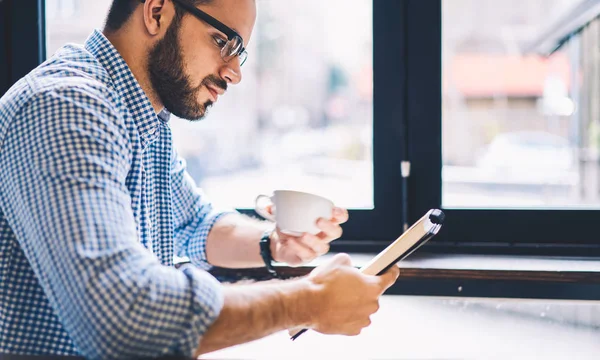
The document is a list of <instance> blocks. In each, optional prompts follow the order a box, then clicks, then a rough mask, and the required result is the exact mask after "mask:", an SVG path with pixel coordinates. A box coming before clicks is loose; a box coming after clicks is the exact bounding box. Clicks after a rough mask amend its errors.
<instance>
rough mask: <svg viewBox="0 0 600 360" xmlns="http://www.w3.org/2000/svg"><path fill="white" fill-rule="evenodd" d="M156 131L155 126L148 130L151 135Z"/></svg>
mask: <svg viewBox="0 0 600 360" xmlns="http://www.w3.org/2000/svg"><path fill="white" fill-rule="evenodd" d="M155 132H156V129H154V128H152V129H150V130H148V134H150V135H154V133H155Z"/></svg>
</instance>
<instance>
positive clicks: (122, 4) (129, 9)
mask: <svg viewBox="0 0 600 360" xmlns="http://www.w3.org/2000/svg"><path fill="white" fill-rule="evenodd" d="M186 1H188V2H190V3H192V4H194V5H200V4H208V3H210V2H212V1H213V0H186ZM142 3H143V2H142V1H140V0H113V2H112V5H111V6H110V10H109V11H108V16H107V17H106V23H105V25H104V26H105V28H106V30H108V31H117V30H119V29H120V28H121V27H123V25H125V23H126V22H127V20H129V18H130V17H131V14H133V12H134V11H135V9H137V7H138V6H139V5H140V4H142ZM175 9H176V10H175V11H176V12H177V16H178V17H181V16H183V12H182V11H181V9H180V8H179V7H178V6H175Z"/></svg>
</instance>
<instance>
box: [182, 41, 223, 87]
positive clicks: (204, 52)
mask: <svg viewBox="0 0 600 360" xmlns="http://www.w3.org/2000/svg"><path fill="white" fill-rule="evenodd" d="M183 39H185V40H183ZM183 39H182V40H183V41H182V42H181V55H182V58H183V64H184V71H185V73H186V74H187V76H189V78H190V80H192V81H193V82H194V83H195V84H198V83H199V82H200V81H202V80H203V79H204V78H205V77H206V76H208V75H211V74H217V72H218V66H219V60H220V59H221V55H220V53H219V52H218V49H217V48H216V47H215V46H213V45H212V44H210V43H207V42H206V41H205V40H204V39H202V38H200V39H199V38H198V35H197V34H196V37H195V38H193V37H187V38H183ZM203 40H204V41H203Z"/></svg>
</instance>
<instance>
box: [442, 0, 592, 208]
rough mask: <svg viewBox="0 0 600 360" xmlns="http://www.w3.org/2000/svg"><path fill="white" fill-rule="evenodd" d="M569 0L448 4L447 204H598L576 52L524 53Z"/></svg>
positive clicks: (444, 150)
mask: <svg viewBox="0 0 600 360" xmlns="http://www.w3.org/2000/svg"><path fill="white" fill-rule="evenodd" d="M573 3H574V2H573V1H572V0H552V1H547V0H545V1H543V0H527V1H525V2H523V1H504V2H501V3H499V2H496V1H491V0H484V1H470V0H462V1H461V0H459V1H458V2H457V1H455V0H451V1H449V0H445V1H443V3H442V4H443V9H442V11H443V26H442V44H443V45H442V46H443V52H442V67H443V82H442V94H443V95H442V104H443V107H442V111H443V113H442V132H443V135H442V144H443V145H442V153H443V164H444V167H443V170H442V180H443V183H442V184H443V190H442V204H443V205H444V206H446V207H451V208H530V209H531V208H536V209H539V208H563V207H569V208H598V207H600V201H599V200H598V196H597V195H598V194H599V188H598V185H599V184H600V181H599V180H600V178H598V170H599V167H598V160H597V159H595V157H596V156H595V155H594V154H596V153H597V146H598V143H597V141H591V140H593V139H592V138H593V137H594V136H595V135H594V133H595V132H597V130H595V126H596V124H595V122H590V121H589V119H588V118H587V117H586V116H585V114H584V111H585V110H584V108H583V107H582V106H581V103H580V102H578V99H581V90H582V88H581V85H582V84H581V82H582V80H583V79H580V78H579V76H578V74H580V73H582V70H583V69H582V68H581V65H582V64H581V63H580V62H579V61H578V59H579V57H580V54H579V53H577V51H576V49H574V46H575V45H574V44H573V43H570V44H567V46H565V47H563V48H562V49H560V50H559V51H557V52H555V53H554V54H552V55H551V56H550V57H543V56H540V55H538V54H535V53H524V52H523V49H524V47H525V46H526V45H527V44H529V43H531V42H532V41H533V40H535V37H537V36H539V34H541V33H542V32H543V31H544V30H545V27H547V26H548V24H551V23H553V22H555V21H556V19H557V15H562V14H564V13H565V11H568V10H569V9H570V8H571V7H573Z"/></svg>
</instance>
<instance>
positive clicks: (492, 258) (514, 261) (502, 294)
mask: <svg viewBox="0 0 600 360" xmlns="http://www.w3.org/2000/svg"><path fill="white" fill-rule="evenodd" d="M333 255H334V253H332V254H328V255H326V256H323V257H321V258H319V259H317V260H315V261H314V262H312V263H310V264H307V265H306V266H302V267H296V268H292V267H289V266H285V265H278V266H277V269H278V272H279V274H280V275H281V278H286V279H287V278H294V277H299V276H304V275H306V274H308V273H309V272H310V271H311V270H312V269H313V268H314V267H315V266H317V265H319V264H320V263H322V262H323V261H326V260H327V259H328V258H330V257H331V256H333ZM373 255H374V254H367V253H356V254H351V257H352V260H353V264H354V265H355V266H357V267H360V266H362V265H363V264H365V263H366V262H367V261H369V260H370V259H371V258H372V256H373ZM399 265H400V268H401V271H400V277H399V279H398V281H397V282H396V283H395V284H394V286H392V287H391V288H390V289H388V292H387V294H392V295H425V296H451V297H493V298H529V299H563V300H600V286H599V285H600V259H590V258H575V257H539V256H538V257H534V256H499V255H441V254H426V253H420V254H414V255H413V256H411V257H410V258H409V259H407V260H404V261H402V262H401V263H400V264H399ZM211 273H213V275H215V276H216V277H217V278H219V279H222V281H231V282H233V281H237V280H255V281H261V280H268V279H271V277H270V275H269V274H268V272H267V271H266V270H265V269H264V268H258V269H243V270H239V269H222V268H215V269H213V270H212V271H211Z"/></svg>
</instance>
